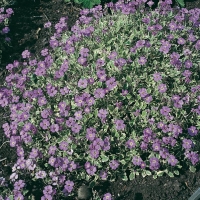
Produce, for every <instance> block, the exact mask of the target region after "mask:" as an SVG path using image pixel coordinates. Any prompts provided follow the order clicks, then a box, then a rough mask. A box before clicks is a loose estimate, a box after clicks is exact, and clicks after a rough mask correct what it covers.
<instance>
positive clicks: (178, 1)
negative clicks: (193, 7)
mask: <svg viewBox="0 0 200 200" xmlns="http://www.w3.org/2000/svg"><path fill="white" fill-rule="evenodd" d="M176 2H177V3H178V4H179V5H180V6H181V7H182V8H184V7H185V3H184V0H176Z"/></svg>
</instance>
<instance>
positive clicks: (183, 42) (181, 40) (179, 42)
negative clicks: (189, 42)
mask: <svg viewBox="0 0 200 200" xmlns="http://www.w3.org/2000/svg"><path fill="white" fill-rule="evenodd" d="M178 44H181V45H183V44H185V40H184V39H183V38H182V37H180V38H178Z"/></svg>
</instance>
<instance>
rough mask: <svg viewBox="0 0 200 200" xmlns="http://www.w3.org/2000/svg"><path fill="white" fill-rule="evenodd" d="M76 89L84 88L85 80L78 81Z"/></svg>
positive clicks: (85, 85)
mask: <svg viewBox="0 0 200 200" xmlns="http://www.w3.org/2000/svg"><path fill="white" fill-rule="evenodd" d="M78 87H80V88H86V87H87V79H80V80H79V82H78Z"/></svg>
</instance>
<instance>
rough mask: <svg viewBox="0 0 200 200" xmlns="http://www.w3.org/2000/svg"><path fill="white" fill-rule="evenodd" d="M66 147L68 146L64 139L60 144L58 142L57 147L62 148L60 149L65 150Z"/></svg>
mask: <svg viewBox="0 0 200 200" xmlns="http://www.w3.org/2000/svg"><path fill="white" fill-rule="evenodd" d="M67 147H68V143H67V142H66V141H62V142H61V143H60V144H59V149H60V150H62V151H66V150H67Z"/></svg>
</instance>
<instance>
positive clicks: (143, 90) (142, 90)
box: [139, 88, 148, 98]
mask: <svg viewBox="0 0 200 200" xmlns="http://www.w3.org/2000/svg"><path fill="white" fill-rule="evenodd" d="M139 94H140V96H141V97H143V98H144V97H146V96H147V95H148V93H147V90H146V89H145V88H141V89H139Z"/></svg>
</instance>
